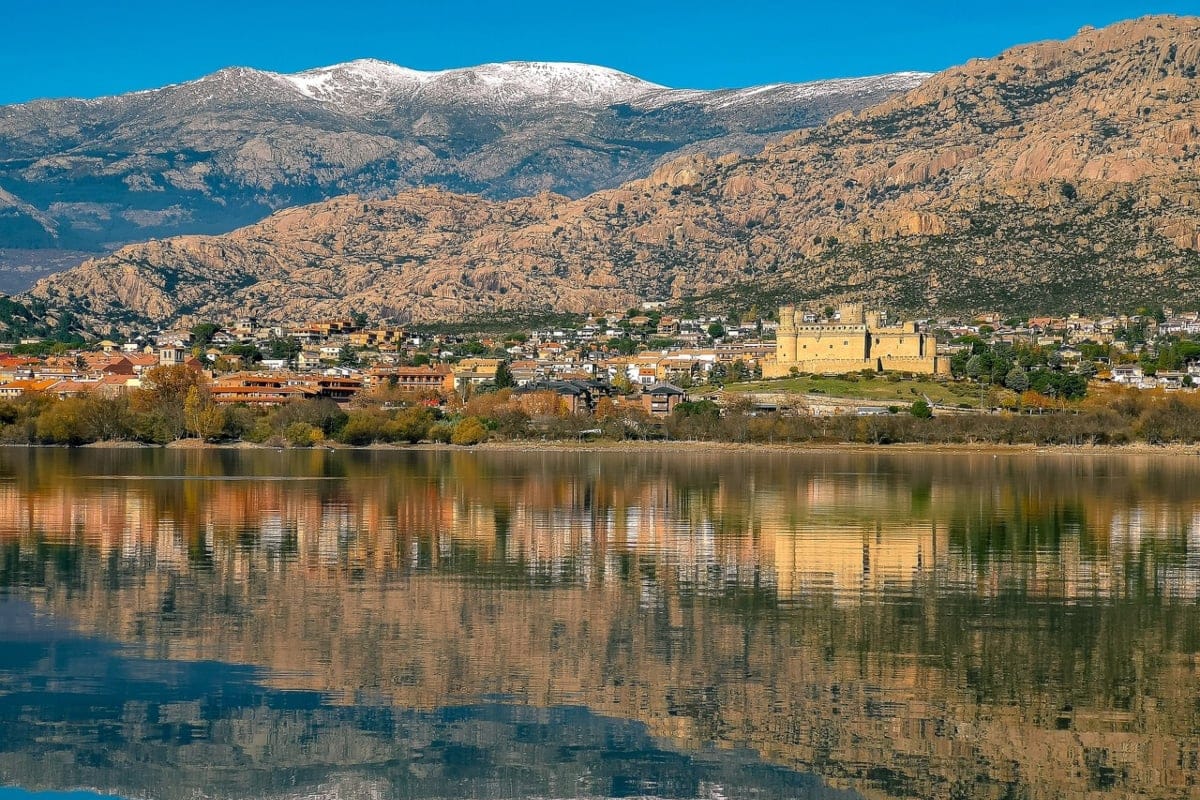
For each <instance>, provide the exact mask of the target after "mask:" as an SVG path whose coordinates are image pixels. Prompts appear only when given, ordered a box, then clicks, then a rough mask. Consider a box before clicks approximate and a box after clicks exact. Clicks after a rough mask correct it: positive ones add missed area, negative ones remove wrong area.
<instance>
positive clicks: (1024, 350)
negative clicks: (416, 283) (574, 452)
mask: <svg viewBox="0 0 1200 800" xmlns="http://www.w3.org/2000/svg"><path fill="white" fill-rule="evenodd" d="M772 317H773V318H772ZM172 370H173V371H176V372H179V373H181V374H182V373H186V374H190V375H192V376H194V378H192V379H187V380H185V383H188V385H194V386H195V387H196V389H197V393H196V394H197V396H196V397H195V398H193V406H195V407H196V408H204V409H213V411H212V413H211V414H210V415H209V417H210V423H209V424H208V425H207V426H201V425H197V424H193V425H188V424H186V423H184V422H183V421H182V417H181V418H180V422H178V423H176V424H175V425H173V426H167V427H168V428H169V429H170V430H168V431H166V432H165V433H164V432H163V431H162V430H160V431H158V432H157V433H154V434H152V435H145V434H142V435H138V434H136V433H134V434H133V437H132V438H135V439H136V438H141V439H148V440H164V439H165V440H170V439H172V438H179V437H182V436H187V435H188V434H189V433H190V434H191V435H193V436H199V437H200V438H208V439H219V438H222V437H224V438H246V436H247V435H248V431H247V430H246V428H248V427H253V423H252V422H248V421H244V422H243V425H242V426H241V427H242V429H241V430H239V429H238V426H236V425H234V426H232V428H230V426H229V424H228V421H229V419H230V418H231V417H237V416H238V415H239V414H240V415H241V416H242V417H243V418H244V417H245V412H246V411H252V412H257V413H258V414H260V415H261V414H263V413H266V412H270V411H272V410H278V409H281V408H283V407H285V406H288V405H294V404H296V403H302V402H303V401H320V402H323V403H325V404H326V406H329V405H332V406H334V407H336V408H339V409H354V408H359V407H372V408H376V409H382V410H384V411H385V412H387V413H389V414H393V415H394V414H395V413H396V412H397V410H398V409H403V408H406V407H416V408H420V409H422V410H423V412H424V413H426V417H425V418H424V419H425V422H426V423H427V424H424V425H420V426H418V431H417V435H414V434H406V435H404V436H401V437H399V438H402V439H407V440H411V441H416V440H418V439H421V438H427V437H429V436H430V431H431V428H433V427H434V425H433V423H434V422H435V421H436V420H438V419H442V418H450V417H457V418H458V421H459V422H461V421H462V417H463V416H464V415H466V416H475V417H479V418H480V419H481V420H482V423H483V424H482V425H473V426H468V427H470V428H471V429H472V431H471V435H465V434H464V435H461V436H458V437H457V439H456V441H458V442H460V443H474V442H476V441H481V440H482V439H483V438H487V436H488V434H489V432H491V431H495V430H497V427H498V426H497V424H496V414H497V411H496V406H497V404H498V403H502V404H506V405H507V406H509V407H511V410H513V411H516V412H518V413H521V414H523V415H524V416H525V417H526V418H531V417H543V418H544V417H550V418H556V419H563V418H568V419H571V420H574V422H573V423H572V424H571V425H567V426H565V427H564V426H563V425H561V424H560V425H559V426H558V427H552V428H547V427H546V426H544V425H543V426H542V428H541V429H539V430H538V431H536V432H538V433H540V434H541V435H542V436H543V437H547V436H552V435H567V436H572V437H575V436H582V435H584V434H587V433H591V434H598V433H601V432H602V431H601V429H600V428H598V427H596V426H594V425H592V424H591V422H589V421H588V420H589V419H595V418H609V417H614V416H617V417H621V419H622V425H623V432H622V435H623V436H627V435H629V432H630V431H633V432H634V433H635V434H636V435H637V436H638V437H639V438H658V437H660V436H663V435H665V430H664V429H663V427H662V426H661V424H657V425H656V424H655V422H654V420H656V419H657V420H662V419H666V418H671V417H678V416H680V415H683V416H687V415H689V414H692V415H700V416H707V417H710V418H711V417H719V416H720V415H721V414H722V413H725V412H726V411H727V410H728V409H730V408H733V407H736V408H737V409H739V411H740V413H746V414H750V415H763V416H765V415H771V414H774V415H777V416H778V415H788V416H808V417H820V416H876V415H885V414H892V415H895V414H898V413H900V412H906V413H908V412H911V414H912V415H914V416H918V417H922V416H933V415H934V414H937V415H978V414H980V413H983V414H993V415H994V414H1011V413H1014V412H1015V413H1020V412H1028V413H1044V412H1046V411H1053V410H1067V409H1068V407H1069V405H1068V404H1070V403H1073V404H1075V405H1076V406H1077V405H1078V402H1079V401H1080V400H1082V399H1083V398H1084V397H1085V396H1086V395H1087V394H1088V393H1089V391H1092V392H1093V393H1094V392H1096V391H1101V392H1103V391H1105V390H1108V389H1111V388H1128V389H1134V390H1141V391H1148V390H1153V391H1154V392H1157V393H1158V394H1161V395H1164V396H1165V395H1166V394H1168V393H1176V392H1185V393H1190V392H1193V391H1194V390H1195V387H1196V386H1197V384H1200V314H1198V313H1196V312H1186V313H1176V312H1174V311H1172V310H1170V309H1164V310H1150V309H1143V312H1142V313H1138V314H1133V315H1125V314H1123V315H1111V316H1102V317H1096V318H1088V317H1083V316H1079V315H1070V316H1066V317H1044V316H1039V317H1032V318H1026V319H1016V318H1011V317H1005V316H1004V315H1003V314H1001V313H996V312H990V313H982V314H975V315H970V316H967V317H925V318H921V319H917V320H911V321H903V320H901V319H900V318H899V317H896V316H889V315H888V313H887V312H883V311H878V310H867V309H866V308H864V307H863V306H862V305H858V304H843V305H840V306H838V307H834V306H831V305H823V304H813V305H811V306H801V307H797V306H794V305H787V306H784V307H782V308H780V309H778V313H777V314H773V315H770V316H768V315H765V314H760V313H759V312H758V311H757V310H756V309H751V310H750V311H748V312H746V313H743V314H740V315H687V316H684V315H676V314H673V313H671V312H670V311H669V310H668V309H667V308H666V307H665V305H664V304H662V303H654V302H647V303H644V304H642V305H641V306H640V307H637V308H630V309H627V310H625V311H610V312H605V313H594V314H591V315H587V316H580V317H579V318H578V319H577V320H575V321H572V322H570V323H569V324H567V323H564V324H559V325H555V326H547V327H539V328H536V329H532V330H513V331H509V332H505V333H490V334H487V333H480V334H475V335H469V334H463V333H449V332H446V331H438V330H437V329H434V328H405V327H401V326H396V325H388V324H372V323H371V322H370V321H369V320H367V319H365V318H363V317H362V316H361V315H360V316H357V317H353V318H345V319H329V320H320V321H312V322H305V323H301V324H294V325H275V324H268V323H262V322H259V321H257V320H255V319H252V318H245V319H238V320H232V321H227V322H211V323H210V322H205V323H199V324H195V325H193V326H191V327H190V328H187V329H179V330H159V331H152V332H146V333H143V334H139V335H133V336H131V337H129V338H127V339H117V338H113V339H105V340H101V341H97V342H91V343H82V342H79V341H75V342H73V343H72V342H63V341H52V340H48V339H37V338H27V339H24V340H22V341H20V342H13V343H9V344H5V345H0V401H4V402H7V403H9V404H10V405H13V404H19V403H20V402H26V403H28V402H34V401H36V402H40V403H42V404H44V403H45V402H48V401H52V400H68V399H79V398H92V397H98V398H105V399H107V400H109V401H124V400H125V399H127V398H128V397H130V396H136V395H138V394H139V393H141V394H143V395H144V394H145V393H146V391H147V390H148V389H153V388H154V385H155V384H156V382H157V383H162V382H163V381H164V376H166V375H167V374H168V372H169V371H172ZM177 394H178V393H177ZM185 399H186V398H185V397H184V395H183V394H179V396H177V397H175V403H176V405H180V404H181V403H182V402H183V401H184V400H185ZM473 402H474V405H472V403H473ZM481 403H482V404H483V406H484V407H485V411H486V412H487V413H480V404H481ZM41 410H42V408H41V406H38V407H37V408H35V409H34V410H33V411H32V412H31V413H30V414H28V415H27V416H29V418H30V419H32V418H33V417H34V416H37V414H38V413H40V411H41ZM6 413H7V419H2V421H6V422H9V423H13V422H16V421H17V419H18V418H19V417H21V416H22V414H21V411H20V409H19V408H16V407H15V406H14V408H12V409H10V410H9V411H8V412H6ZM193 416H196V414H193ZM277 416H278V415H277ZM305 424H307V425H308V427H307V428H303V429H299V430H293V431H292V435H290V436H287V437H286V438H287V440H288V441H289V442H291V443H311V442H316V441H320V440H321V439H322V438H324V437H325V436H327V435H328V434H330V433H332V430H330V426H329V425H328V424H325V425H324V426H322V425H316V426H314V425H311V424H308V423H307V422H306V423H305ZM42 427H43V429H42V430H40V431H39V430H38V429H37V428H36V427H30V425H26V426H25V434H26V436H27V438H28V439H30V440H34V441H60V440H65V441H69V442H78V441H83V440H93V439H97V438H108V437H107V436H105V435H103V434H100V435H96V434H95V433H93V434H92V435H87V434H86V433H80V432H78V431H76V432H74V433H69V434H68V435H65V436H60V435H56V434H54V433H52V432H51V431H49V430H48V429H46V426H42ZM68 427H69V426H68ZM352 427H353V426H352ZM384 427H386V424H385V423H384V422H380V423H379V425H377V426H375V428H374V429H372V428H371V426H369V425H368V426H367V428H368V430H366V431H365V432H364V433H363V435H360V436H357V437H354V436H352V437H350V439H351V440H353V441H354V442H356V443H369V442H371V441H376V440H379V439H381V438H383V439H386V438H387V437H386V436H384V435H383V434H382V433H381V431H382V429H383V428H384ZM460 427H461V426H460ZM535 427H536V426H535ZM322 428H324V429H322ZM274 433H276V434H282V433H283V431H281V430H276V431H274ZM434 433H435V434H436V433H437V431H436V430H434ZM501 433H503V431H501ZM524 433H526V434H528V433H529V431H528V430H526V431H524ZM269 434H270V432H260V438H269ZM510 434H511V431H510ZM128 435H129V433H128V432H127V433H125V434H124V435H115V434H114V437H115V438H125V437H126V436H128ZM12 437H15V438H16V439H17V440H18V441H19V440H20V439H21V434H20V433H19V432H14V433H13V434H12V435H11V436H10V438H12ZM393 438H396V437H393ZM442 438H443V439H445V440H447V441H449V440H450V434H449V433H445V432H443V436H442ZM343 440H345V437H343Z"/></svg>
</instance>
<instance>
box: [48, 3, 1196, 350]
mask: <svg viewBox="0 0 1200 800" xmlns="http://www.w3.org/2000/svg"><path fill="white" fill-rule="evenodd" d="M1198 69H1200V19H1197V18H1176V17H1150V18H1146V19H1142V20H1136V21H1133V22H1127V23H1121V24H1118V25H1114V26H1112V27H1110V28H1106V29H1104V30H1088V31H1084V32H1081V33H1080V34H1079V35H1077V36H1076V37H1074V38H1072V39H1069V40H1067V41H1063V42H1046V43H1041V44H1035V45H1028V46H1023V47H1019V48H1015V49H1013V50H1010V51H1008V52H1006V53H1004V54H1002V55H1000V56H997V57H996V58H994V59H989V60H980V61H972V62H970V63H968V64H966V65H964V66H962V67H957V68H954V69H950V70H947V71H945V72H943V73H939V74H938V75H936V76H934V77H932V78H930V79H928V80H927V81H925V82H924V83H922V84H921V85H920V86H919V87H917V88H916V89H913V90H912V91H910V92H907V93H905V94H903V95H900V96H897V97H894V98H892V99H890V100H887V101H885V102H883V103H880V104H877V105H874V106H872V107H869V108H867V109H865V110H863V111H860V112H858V113H856V114H844V115H841V116H839V117H837V118H835V119H833V120H831V121H830V122H828V123H826V124H824V125H821V126H819V127H816V128H812V129H809V130H805V131H800V132H798V133H795V134H791V135H789V136H786V137H783V138H782V139H780V140H778V141H775V142H773V143H771V144H769V145H768V146H767V147H766V148H765V149H764V150H762V151H761V152H760V153H758V154H756V155H752V156H737V155H729V156H725V157H721V158H717V159H712V158H709V157H707V156H704V155H696V156H692V157H687V158H683V159H680V160H676V161H672V162H670V163H667V164H664V165H662V166H660V167H658V168H657V169H656V170H655V171H654V172H653V173H652V174H651V176H650V177H649V178H647V179H644V180H638V181H633V182H630V183H628V184H625V185H623V186H621V187H620V188H617V189H611V190H605V191H600V192H597V193H595V194H593V195H590V196H588V197H585V198H582V199H579V200H569V199H567V198H563V197H559V196H555V195H539V196H536V197H530V198H520V199H515V200H510V201H507V202H495V201H489V200H487V199H484V198H479V197H472V196H462V195H454V194H449V193H446V192H442V191H436V190H432V189H426V190H418V191H412V192H404V193H401V194H400V195H398V196H396V197H395V198H392V199H388V200H364V199H362V198H356V197H346V198H339V199H336V200H332V201H328V202H325V203H319V204H315V205H312V206H306V207H302V208H297V209H289V210H287V211H282V212H279V213H277V214H275V215H273V216H272V217H270V218H268V219H266V220H264V221H263V222H262V223H260V224H258V225H254V226H251V227H248V228H244V229H242V230H239V231H235V232H233V233H231V234H227V235H225V236H219V237H213V238H206V237H180V238H176V239H172V240H167V241H163V242H151V243H148V244H144V245H137V246H132V247H129V248H125V249H123V250H121V251H119V252H117V253H116V254H114V255H112V256H110V257H107V258H103V259H97V260H95V261H92V262H88V263H87V264H84V265H82V266H81V267H80V268H78V269H75V270H72V271H70V272H67V273H63V274H61V275H57V276H55V277H54V278H52V279H50V280H47V281H43V282H42V283H39V284H38V285H37V286H36V287H35V288H34V289H33V290H32V292H31V295H32V296H33V297H35V298H39V299H43V300H46V301H47V302H49V303H50V305H51V306H52V307H56V308H63V309H67V308H69V309H72V310H74V311H76V312H78V313H79V314H80V315H81V317H82V318H83V319H85V320H88V321H92V322H93V324H95V325H98V326H99V327H101V328H103V329H104V330H107V327H106V326H107V325H108V324H109V323H112V322H116V323H118V324H122V325H125V326H139V325H147V324H155V323H161V322H168V321H172V320H176V319H179V318H201V317H207V318H223V317H229V316H236V315H239V314H247V313H255V314H257V315H258V316H260V317H265V318H269V319H275V320H283V319H297V318H305V317H312V316H317V315H325V314H342V315H344V314H347V313H349V312H350V311H353V310H364V311H368V312H374V313H376V314H381V315H385V316H394V317H397V318H399V319H401V320H407V319H415V320H421V321H424V320H438V319H447V318H464V317H467V318H469V317H470V316H471V315H473V314H478V313H487V312H495V311H497V310H501V311H516V310H520V311H526V312H528V311H535V310H536V311H541V310H559V311H588V310H594V309H598V308H599V309H605V308H624V307H627V306H628V305H630V304H631V303H633V302H636V301H638V300H641V299H669V298H685V297H689V296H705V295H712V296H714V297H715V298H716V299H717V300H720V301H721V305H722V306H724V305H725V300H726V299H728V296H729V295H730V294H731V293H734V292H737V293H739V295H738V296H740V297H744V298H749V300H750V301H757V302H759V303H760V305H763V304H766V305H769V303H764V302H763V301H764V300H766V299H769V298H770V297H771V296H776V297H778V296H779V295H787V296H790V297H791V298H793V299H797V298H799V299H804V298H823V299H826V300H828V301H835V300H837V299H838V298H848V297H855V298H857V299H859V300H862V301H870V302H877V303H880V304H884V305H888V306H891V307H901V308H905V309H920V310H922V311H928V310H929V309H931V308H933V309H948V310H970V309H978V308H993V307H999V308H1005V309H1009V310H1011V311H1013V312H1020V311H1029V312H1033V311H1037V310H1042V311H1053V312H1062V311H1064V310H1076V309H1078V310H1086V311H1104V310H1115V309H1127V308H1128V309H1132V308H1136V307H1137V306H1138V305H1142V304H1153V303H1163V302H1174V303H1183V304H1187V305H1193V304H1194V303H1195V302H1197V300H1198V299H1200V252H1198V248H1200V216H1198V215H1200V188H1198V184H1197V178H1196V164H1197V158H1200V127H1198V125H1197V122H1196V120H1197V119H1198V118H1200V92H1198V89H1197V87H1198V85H1200V78H1198V77H1197V71H1198ZM714 302H715V301H714ZM746 304H748V302H747V303H746Z"/></svg>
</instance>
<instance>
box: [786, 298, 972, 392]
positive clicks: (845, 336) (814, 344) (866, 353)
mask: <svg viewBox="0 0 1200 800" xmlns="http://www.w3.org/2000/svg"><path fill="white" fill-rule="evenodd" d="M812 319H813V320H814V321H811V322H809V321H806V320H805V314H804V312H803V311H802V310H801V311H797V310H796V307H795V306H790V305H789V306H783V307H781V308H780V309H779V328H778V330H777V332H776V334H775V360H774V361H767V362H766V363H765V364H764V365H763V377H764V378H783V377H786V376H788V375H789V374H791V373H792V372H793V370H794V371H795V372H804V373H818V374H820V373H845V372H859V371H861V370H871V371H873V372H879V371H883V370H889V371H895V372H914V373H918V374H923V375H938V374H948V373H949V371H950V364H949V360H948V359H944V358H938V355H937V340H936V339H935V338H934V337H933V336H932V335H930V334H928V333H922V332H921V331H920V330H919V329H918V327H917V323H915V322H909V323H901V324H897V325H887V326H885V325H883V324H882V322H881V318H880V314H879V312H878V311H864V309H863V307H862V305H861V304H859V303H849V304H846V305H843V306H842V307H841V308H840V309H839V313H838V315H837V318H836V319H834V320H830V321H828V322H819V321H816V320H815V318H812Z"/></svg>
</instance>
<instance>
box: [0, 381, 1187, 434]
mask: <svg viewBox="0 0 1200 800" xmlns="http://www.w3.org/2000/svg"><path fill="white" fill-rule="evenodd" d="M887 411H889V412H890V413H872V414H866V415H859V414H835V415H812V414H808V413H804V412H803V411H802V410H796V409H789V408H780V409H776V410H769V411H767V410H763V409H761V408H758V407H756V406H755V405H754V404H753V403H752V402H751V401H750V400H749V399H747V398H744V397H738V396H736V395H729V396H727V399H726V400H725V401H724V402H723V403H721V404H718V403H717V402H715V401H714V400H711V399H707V398H705V399H693V400H683V401H682V402H679V403H677V404H676V405H674V407H673V409H672V410H671V411H670V413H669V414H666V415H652V414H650V413H649V412H648V411H646V410H645V409H644V408H642V407H640V406H636V405H632V404H626V403H621V402H619V398H618V399H617V401H615V400H614V399H613V398H610V397H601V398H600V399H599V401H598V402H597V403H596V404H595V407H594V409H592V410H591V411H589V412H583V413H572V412H571V411H570V410H569V409H568V407H567V405H566V403H565V402H564V400H563V398H562V397H560V396H559V395H557V394H556V393H554V392H553V391H536V392H525V393H518V392H514V391H513V390H512V389H508V388H504V389H489V388H487V387H484V388H483V389H481V390H479V391H477V392H476V393H474V394H473V395H472V396H469V397H467V398H465V399H464V398H462V397H459V396H455V395H451V396H449V397H446V396H438V395H435V394H433V393H425V394H422V393H413V392H403V391H397V390H396V389H395V388H388V387H381V388H380V389H379V390H376V391H374V392H371V393H368V394H364V395H362V396H360V397H358V398H356V399H355V401H354V402H353V403H350V404H346V405H339V404H338V403H336V402H334V401H332V400H329V399H303V400H293V401H291V402H288V403H286V404H283V405H279V406H276V407H273V408H255V407H251V406H247V405H239V404H230V405H224V404H218V403H215V402H214V401H213V399H212V396H211V394H210V391H209V384H208V382H207V379H206V378H205V377H204V375H203V373H200V372H197V371H195V370H192V369H189V368H186V367H182V366H167V367H158V368H156V369H153V370H150V371H149V372H148V373H147V374H146V375H145V376H144V378H143V380H142V385H141V386H140V387H139V388H137V389H134V390H131V391H128V392H124V393H121V394H117V395H103V394H97V393H92V394H87V395H84V396H78V397H66V398H58V397H54V396H47V395H42V396H36V395H33V396H24V397H18V398H4V399H0V442H2V443H7V444H59V445H63V444H65V445H84V444H91V443H98V442H133V443H143V444H151V445H153V444H157V445H165V444H171V443H174V442H181V441H185V440H193V441H196V442H209V443H223V442H224V443H237V442H247V443H257V444H267V445H271V446H276V447H311V446H314V445H322V444H325V445H332V444H340V445H348V446H367V445H373V444H381V443H413V444H415V443H420V442H433V443H445V444H454V445H477V444H480V443H482V442H487V441H492V442H503V441H514V442H521V441H579V440H608V441H647V442H652V441H704V442H728V443H734V444H787V443H812V444H821V443H858V444H870V445H880V444H903V443H911V444H968V445H971V444H998V445H1012V444H1029V445H1076V446H1094V445H1125V444H1131V443H1139V442H1140V443H1145V444H1151V445H1160V444H1170V443H1178V444H1191V443H1195V442H1198V441H1200V396H1198V395H1196V394H1195V393H1191V392H1166V391H1145V390H1137V389H1128V388H1123V387H1115V386H1114V387H1108V388H1106V389H1104V390H1100V391H1093V392H1090V393H1089V394H1088V396H1087V397H1085V398H1082V399H1080V400H1077V401H1072V402H1065V401H1064V402H1061V403H1060V404H1059V405H1057V406H1055V407H1050V408H1047V407H1045V406H1038V407H1036V408H1030V409H1025V410H1023V411H1003V412H1001V413H993V414H965V413H964V414H950V413H947V414H940V413H934V412H933V411H932V410H931V409H930V408H929V406H928V405H927V404H926V403H924V401H921V400H918V401H917V402H915V403H913V404H912V405H911V406H893V407H891V408H890V409H887Z"/></svg>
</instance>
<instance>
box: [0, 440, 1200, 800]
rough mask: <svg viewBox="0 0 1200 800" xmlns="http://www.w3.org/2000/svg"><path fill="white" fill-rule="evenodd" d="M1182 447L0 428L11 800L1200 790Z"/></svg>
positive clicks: (1, 713)
mask: <svg viewBox="0 0 1200 800" xmlns="http://www.w3.org/2000/svg"><path fill="white" fill-rule="evenodd" d="M1198 594H1200V458H1197V457H1196V456H1194V455H1192V456H1188V455H1162V456H1156V455H1144V456H1134V455H1096V456H1091V455H1066V454H1035V453H1026V454H1000V455H993V454H990V453H978V454H952V453H935V452H929V453H904V452H897V453H888V452H886V451H882V452H838V451H832V450H831V451H827V452H818V453H800V452H797V453H785V452H779V451H772V452H765V453H739V452H728V451H724V452H709V451H707V450H706V448H705V446H704V445H697V446H696V448H695V450H694V451H670V452H667V451H662V452H653V451H651V452H614V451H605V452H586V451H578V452H575V451H547V452H501V451H480V452H467V451H453V452H451V451H432V450H414V451H403V450H393V451H339V452H332V451H325V450H314V451H271V450H162V449H147V450H101V449H95V450H67V449H50V448H46V449H37V448H31V449H22V448H4V449H0V786H3V787H8V788H3V789H0V798H3V799H4V800H21V799H22V798H58V797H67V796H68V795H61V794H57V793H59V792H73V794H71V795H69V797H71V798H88V797H94V796H96V795H116V796H121V797H139V798H140V797H146V798H155V800H158V799H159V798H162V799H163V800H166V799H167V798H170V799H171V800H175V799H176V798H178V799H179V800H182V799H183V798H195V797H213V798H251V797H254V798H258V797H278V798H284V797H329V798H575V797H589V798H592V797H597V798H598V797H605V798H613V797H663V798H713V799H714V800H716V799H717V798H723V799H726V800H734V799H735V798H763V799H767V798H829V799H830V800H832V799H833V798H838V799H841V798H846V799H847V800H849V799H850V798H883V797H936V798H977V797H978V798H997V800H999V798H1076V797H1077V798H1085V797H1086V798H1096V797H1113V798H1124V797H1129V796H1133V795H1136V796H1138V797H1151V798H1159V797H1162V798H1175V797H1179V798H1183V797H1196V796H1200V779H1198V777H1197V776H1198V774H1200V672H1198V668H1200V659H1198V654H1200V609H1198V607H1197V596H1198Z"/></svg>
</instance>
